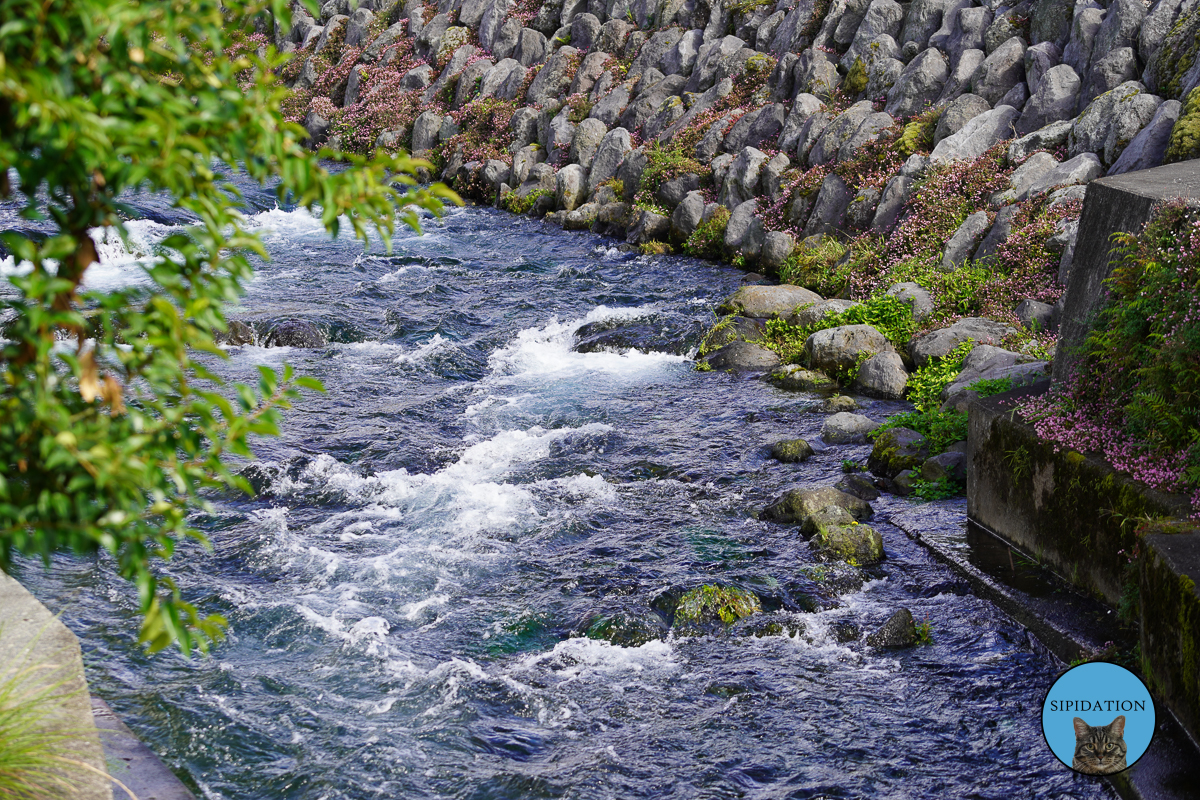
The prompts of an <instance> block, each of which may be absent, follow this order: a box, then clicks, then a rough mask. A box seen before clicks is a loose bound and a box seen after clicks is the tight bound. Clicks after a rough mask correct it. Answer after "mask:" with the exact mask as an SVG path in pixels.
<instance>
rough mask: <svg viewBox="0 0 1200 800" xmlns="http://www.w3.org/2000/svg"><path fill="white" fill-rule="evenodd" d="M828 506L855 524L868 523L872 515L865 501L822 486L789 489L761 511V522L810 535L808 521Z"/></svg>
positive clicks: (810, 529) (812, 531)
mask: <svg viewBox="0 0 1200 800" xmlns="http://www.w3.org/2000/svg"><path fill="white" fill-rule="evenodd" d="M828 506H837V507H839V508H841V509H843V510H845V511H846V512H847V513H848V514H850V516H852V517H854V518H855V519H858V520H864V519H870V518H871V515H872V514H874V513H875V512H874V510H873V509H872V508H871V506H870V504H869V503H867V502H866V501H865V500H862V499H861V498H858V497H855V496H854V495H852V494H847V493H846V492H843V491H840V490H838V489H834V488H833V487H831V486H823V487H820V488H808V489H791V490H790V491H788V492H785V493H784V495H783V497H781V498H779V499H778V500H776V501H775V502H774V503H772V504H771V505H769V506H767V507H766V508H765V509H763V512H762V516H763V519H767V520H770V521H772V522H783V523H788V522H798V523H800V530H801V532H802V533H805V534H809V535H811V534H812V533H814V532H815V531H816V527H815V525H814V524H813V523H812V522H811V520H810V518H811V517H812V515H814V514H816V513H817V512H818V511H820V510H821V509H823V508H827V507H828Z"/></svg>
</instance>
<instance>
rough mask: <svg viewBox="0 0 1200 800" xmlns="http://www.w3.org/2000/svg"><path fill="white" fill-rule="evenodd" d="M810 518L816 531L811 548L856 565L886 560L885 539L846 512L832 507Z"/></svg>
mask: <svg viewBox="0 0 1200 800" xmlns="http://www.w3.org/2000/svg"><path fill="white" fill-rule="evenodd" d="M809 519H810V520H811V524H812V525H813V527H814V528H815V534H814V535H813V538H812V546H813V549H814V550H816V551H817V552H818V553H820V554H822V555H824V556H827V557H829V558H834V559H837V560H838V561H845V562H846V563H848V564H853V565H859V564H874V563H876V562H878V561H882V560H883V537H882V536H880V535H879V532H878V531H876V530H875V529H874V528H872V527H871V526H869V525H862V524H860V523H859V522H858V521H856V520H855V519H854V518H853V517H851V516H850V515H849V514H848V513H847V512H846V511H845V510H844V509H841V508H839V507H837V506H829V507H827V508H824V509H822V510H821V511H819V512H817V513H816V514H814V515H812V517H810V518H809Z"/></svg>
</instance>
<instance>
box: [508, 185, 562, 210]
mask: <svg viewBox="0 0 1200 800" xmlns="http://www.w3.org/2000/svg"><path fill="white" fill-rule="evenodd" d="M548 194H554V193H553V192H551V191H549V190H547V189H534V190H533V191H532V192H530V193H529V194H528V195H526V196H525V197H521V196H520V195H519V194H517V192H516V190H515V189H514V190H512V191H508V192H505V193H504V194H502V195H501V196H500V207H501V208H503V209H504V210H505V211H511V212H512V213H514V214H528V213H529V212H530V211H532V210H533V206H534V204H535V203H537V201H538V198H539V197H543V196H545V195H548Z"/></svg>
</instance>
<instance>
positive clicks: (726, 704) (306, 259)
mask: <svg viewBox="0 0 1200 800" xmlns="http://www.w3.org/2000/svg"><path fill="white" fill-rule="evenodd" d="M252 201H253V202H258V203H259V204H260V208H259V209H258V210H257V211H256V213H255V217H254V219H255V220H256V221H257V222H258V223H260V224H261V225H262V226H263V227H264V228H267V229H270V230H272V231H273V233H271V234H270V235H269V236H268V242H269V244H270V247H271V250H272V252H273V254H274V260H273V261H272V262H271V263H269V264H266V265H263V266H262V267H261V268H260V269H259V271H258V273H257V276H256V278H255V279H254V281H253V283H252V284H251V285H250V286H249V287H248V292H247V294H246V296H245V298H244V300H243V302H242V304H241V306H240V307H239V308H237V309H235V310H234V311H233V312H232V314H231V316H233V317H235V318H238V319H243V320H246V321H249V322H252V323H256V324H257V326H258V327H259V329H260V330H264V329H265V328H266V327H269V325H270V324H271V323H272V322H273V321H277V320H281V319H288V318H301V319H307V320H312V321H315V322H317V323H318V324H320V325H321V326H322V327H323V329H325V330H326V331H327V332H328V333H329V335H330V338H331V343H330V344H329V345H328V346H326V347H322V348H317V349H312V350H301V349H288V348H274V349H269V348H263V347H257V346H245V347H240V348H234V349H232V350H231V351H230V353H229V356H230V357H229V359H228V360H227V361H225V362H223V363H221V364H220V365H219V366H218V370H219V371H220V372H221V373H223V374H224V375H225V376H227V377H228V378H231V379H243V380H250V379H253V377H254V376H255V367H256V365H258V364H270V365H279V364H281V363H283V362H284V361H287V362H289V363H291V364H293V365H295V367H296V368H297V369H298V371H300V372H302V373H305V374H310V375H315V376H317V377H318V378H320V379H321V380H322V381H323V382H324V384H325V386H326V387H327V389H328V393H327V394H325V395H321V396H317V395H310V396H308V397H306V398H305V400H304V401H303V402H302V403H301V404H300V405H299V406H298V407H297V408H296V409H295V410H293V411H292V412H290V413H289V414H288V416H287V418H286V422H285V425H284V430H283V435H282V436H281V437H280V438H279V439H276V440H270V441H263V442H260V443H259V444H258V445H257V452H258V454H259V457H260V459H261V466H262V469H261V470H260V473H259V474H261V475H265V476H266V489H267V490H266V492H265V493H264V494H263V495H262V496H260V497H259V498H257V499H249V498H245V497H216V498H213V502H214V509H215V510H214V511H213V513H211V514H206V515H198V516H197V519H196V521H197V524H198V525H199V526H200V527H201V528H202V529H203V530H205V531H206V532H207V533H208V535H209V536H210V538H211V540H212V544H213V551H214V552H213V554H212V555H205V554H203V553H201V552H200V551H198V550H196V549H195V548H184V551H183V552H182V553H181V555H179V556H178V557H177V558H176V560H175V561H174V562H173V563H172V564H171V565H170V568H169V574H171V575H172V576H174V577H175V578H176V580H177V581H178V582H179V583H180V584H181V585H182V586H184V587H186V589H187V594H188V596H189V598H190V599H192V600H193V601H195V602H197V603H199V604H200V605H201V606H202V607H203V609H204V610H206V611H209V612H219V613H223V614H225V615H226V616H227V617H228V619H229V623H230V624H229V638H228V640H227V641H226V642H225V643H223V644H221V645H220V646H218V647H217V648H216V649H215V651H214V652H213V654H212V655H211V657H207V658H195V659H192V660H190V661H187V660H184V659H182V658H181V657H179V656H178V655H176V654H174V653H170V652H167V653H162V654H160V655H157V656H155V657H151V658H147V657H145V656H142V655H140V654H139V652H138V649H137V646H136V631H137V622H138V618H137V614H136V604H135V599H134V597H133V594H132V592H131V591H130V590H129V587H127V586H126V585H124V583H123V582H121V581H120V580H117V579H115V578H114V577H113V575H112V571H111V569H110V567H109V565H108V564H107V563H106V561H105V559H103V558H96V559H70V558H64V559H60V560H58V561H56V562H55V565H54V567H53V568H52V569H51V570H49V571H44V570H42V568H41V567H40V566H39V565H37V564H35V563H32V562H29V563H23V564H22V565H21V567H20V569H19V573H18V575H19V577H20V578H21V580H22V581H24V582H25V583H26V584H27V585H28V586H30V587H31V589H32V590H33V591H34V592H35V593H36V594H37V595H38V596H39V597H40V598H41V599H42V600H43V601H44V602H46V603H47V604H48V605H50V607H51V608H54V609H61V610H62V611H63V617H64V620H65V621H66V622H67V624H68V625H70V626H71V627H72V629H73V630H75V631H76V632H77V633H78V635H79V637H80V639H81V640H82V643H83V648H84V654H85V655H84V657H85V661H86V665H87V669H88V675H89V679H90V681H91V684H92V689H93V691H94V692H96V693H97V694H99V695H101V696H103V697H104V698H106V699H107V700H108V701H109V702H110V704H111V705H112V706H113V708H114V709H115V710H116V711H117V712H118V713H119V714H120V715H121V716H122V717H124V718H125V719H126V721H127V722H128V723H129V724H130V725H131V727H133V728H134V730H135V731H136V732H137V733H139V734H140V735H141V736H142V737H143V738H144V739H145V740H146V741H147V742H148V743H149V744H150V745H151V746H152V747H153V748H154V749H155V750H156V751H158V752H159V753H160V754H161V755H162V757H163V759H164V760H165V761H166V762H167V763H168V764H169V765H170V766H172V768H174V769H175V770H176V771H177V772H178V773H179V774H180V775H181V776H183V777H184V779H185V780H186V781H187V782H188V783H189V784H190V785H192V786H193V787H195V788H196V789H197V790H198V791H199V793H200V794H201V795H202V796H204V797H210V798H312V799H313V800H316V799H317V798H335V797H336V798H341V797H347V798H410V797H411V798H418V797H438V798H441V797H453V798H526V797H531V798H541V797H546V798H550V797H570V798H642V797H647V798H651V797H653V798H657V797H664V798H665V797H672V798H675V797H679V798H693V797H706V798H708V797H712V798H716V797H744V798H818V797H825V798H833V797H839V798H840V797H846V798H850V797H880V798H922V797H964V798H965V797H976V798H993V797H994V798H1009V797H1036V798H1060V797H1080V798H1082V797H1097V796H1108V794H1107V790H1102V789H1100V788H1099V786H1098V785H1097V784H1095V783H1093V782H1092V781H1091V780H1090V779H1087V778H1083V777H1080V776H1075V775H1073V774H1072V773H1070V772H1069V771H1068V770H1066V769H1065V768H1064V767H1062V766H1061V765H1060V764H1058V762H1057V761H1056V760H1055V759H1054V756H1053V755H1052V754H1051V753H1050V751H1049V749H1048V748H1047V747H1046V744H1045V742H1044V740H1043V738H1042V734H1041V730H1040V727H1039V724H1038V722H1039V717H1040V709H1041V700H1042V697H1043V696H1044V694H1045V692H1046V689H1047V688H1048V687H1049V685H1050V684H1051V683H1052V682H1053V679H1054V677H1055V675H1056V668H1055V666H1054V665H1053V664H1052V663H1051V662H1050V661H1049V660H1048V659H1047V658H1045V657H1044V656H1042V655H1039V649H1038V648H1036V646H1035V645H1033V644H1031V642H1030V640H1029V637H1028V635H1027V634H1026V632H1025V631H1024V630H1023V629H1022V628H1020V627H1019V626H1017V625H1016V624H1014V623H1013V622H1012V621H1010V620H1009V619H1008V618H1007V617H1006V616H1005V615H1004V614H1003V613H1001V612H1000V611H998V610H997V609H996V608H994V607H993V606H992V605H990V604H989V603H987V602H986V601H983V600H981V599H979V598H977V597H975V596H973V595H971V594H970V593H969V591H968V589H967V587H966V586H965V585H963V584H961V583H960V582H959V581H957V580H956V579H955V577H954V575H953V574H952V573H951V572H950V571H949V570H948V569H947V568H945V567H943V566H941V565H939V564H938V563H936V562H935V561H934V560H933V559H932V558H931V557H930V556H929V555H928V554H927V553H926V552H925V551H924V549H923V548H922V547H921V546H919V545H917V544H915V543H914V542H912V541H911V540H910V539H909V538H908V537H907V536H906V535H905V534H904V533H902V532H901V531H900V530H898V529H897V528H895V527H893V526H892V525H890V524H889V523H888V522H887V519H888V517H889V515H890V514H892V513H896V512H898V511H901V510H904V509H906V508H908V507H909V506H908V504H907V503H906V502H905V501H903V500H898V499H894V498H889V497H887V496H886V495H885V497H884V498H883V499H881V500H880V501H877V502H876V503H874V506H875V510H876V517H875V520H874V522H873V523H872V524H873V525H875V526H876V527H877V529H878V530H879V531H880V532H881V533H882V535H883V538H884V546H885V549H886V551H887V554H888V558H887V560H886V561H885V562H884V563H883V564H882V565H881V566H879V567H876V568H872V569H869V570H862V569H858V568H852V567H841V568H833V569H831V568H829V567H828V566H827V565H822V564H820V562H819V561H818V560H817V559H816V558H815V557H814V556H813V555H812V554H811V553H810V551H809V550H808V547H807V545H806V544H805V542H804V541H803V540H802V539H801V538H800V536H799V535H798V533H797V532H796V531H795V530H794V529H793V528H791V527H789V526H780V525H775V524H771V523H766V522H760V521H758V520H757V519H755V513H756V511H758V510H759V509H761V508H762V507H763V506H764V505H766V504H767V503H769V502H770V501H771V500H772V499H773V498H774V497H775V496H777V495H778V494H779V493H781V492H782V491H784V490H785V489H787V488H790V487H792V486H797V485H805V484H810V483H811V484H819V485H829V484H832V483H833V482H835V481H836V480H837V479H838V478H839V477H840V475H841V463H842V460H843V459H845V458H863V457H865V455H866V452H867V450H866V448H864V447H861V446H859V447H854V446H847V447H834V448H830V449H829V450H828V451H826V452H823V453H820V454H818V455H817V456H816V457H814V458H813V459H811V460H809V461H808V462H806V463H803V464H794V465H785V464H780V463H777V462H775V461H772V460H771V459H769V457H768V449H769V446H770V444H771V443H772V442H773V441H776V440H778V439H783V438H794V437H797V436H803V437H806V438H814V439H815V438H816V436H817V433H818V431H819V429H820V425H821V422H822V419H823V415H822V414H821V413H818V412H816V411H815V407H816V405H817V402H818V398H816V397H815V396H813V395H808V394H804V393H794V392H784V391H781V390H778V389H775V388H773V387H771V386H769V385H767V384H766V383H764V382H762V381H758V380H754V379H750V378H744V377H738V376H735V375H729V374H722V373H700V372H696V371H695V370H694V368H693V367H694V363H693V362H692V361H690V360H689V359H688V358H687V357H686V356H684V355H672V354H671V353H668V352H661V351H659V352H648V353H643V352H638V351H631V352H625V353H610V352H600V353H586V354H585V353H577V352H573V351H572V349H571V348H572V346H573V344H574V342H575V338H574V331H575V330H576V329H577V328H578V327H579V326H580V325H582V324H584V323H585V322H594V321H606V320H608V321H612V320H618V319H629V320H640V321H643V322H650V323H652V324H654V325H658V326H661V327H662V328H663V329H669V330H672V331H676V330H682V331H690V330H695V329H698V328H699V327H700V326H701V325H703V324H708V323H711V322H712V321H714V318H713V316H712V312H711V309H712V308H713V307H714V305H715V304H716V302H718V301H719V300H720V299H721V298H722V297H724V296H726V295H728V294H729V293H731V292H732V291H733V290H734V289H736V288H737V286H738V285H739V283H740V281H741V279H742V275H741V273H739V272H737V271H735V270H732V269H728V268H725V267H720V266H715V265H712V264H708V263H705V262H700V261H695V260H689V259H681V258H648V257H640V256H634V255H631V254H628V253H622V252H619V251H618V250H617V249H615V247H614V246H613V242H612V241H611V240H605V239H602V238H600V237H596V236H592V235H590V234H585V233H564V232H562V231H560V230H556V229H553V228H544V227H543V226H542V225H541V224H540V223H537V222H533V221H531V220H529V219H526V218H516V217H512V216H509V215H505V214H500V213H497V212H494V211H491V210H488V209H477V208H470V209H462V210H456V211H454V212H452V213H451V214H450V215H449V217H448V218H447V219H446V220H445V221H444V223H433V224H430V225H429V226H428V227H429V230H428V233H427V235H426V236H424V237H423V238H417V237H415V236H413V235H411V234H407V233H406V234H403V235H401V236H400V237H399V238H398V240H397V243H396V249H395V253H394V254H393V255H391V256H387V255H384V254H383V253H382V251H380V250H378V249H375V250H373V251H372V252H367V253H364V251H363V248H362V247H361V245H359V244H356V243H354V242H353V241H351V240H345V239H343V240H338V241H331V240H329V239H328V237H326V236H325V234H324V233H323V232H322V231H321V230H320V228H319V226H318V225H317V224H316V223H315V222H314V221H313V220H311V219H309V218H308V217H307V216H306V215H305V214H304V213H303V212H295V211H285V210H276V209H270V208H269V206H267V205H266V201H265V200H263V199H261V198H258V199H255V198H254V197H252ZM143 205H144V209H143V210H144V213H146V214H147V216H154V217H155V218H157V219H158V222H153V221H150V220H141V221H138V222H135V223H133V233H134V246H133V252H129V251H128V250H126V249H125V248H124V247H123V246H122V245H120V244H119V243H110V244H109V245H106V246H105V247H104V248H102V251H103V253H104V262H103V264H102V265H100V266H99V267H97V268H95V269H94V270H93V274H92V276H91V278H90V282H91V285H93V286H95V287H104V286H112V285H119V284H122V283H127V282H129V281H133V280H138V279H139V278H138V275H139V268H138V266H137V260H138V259H139V258H145V257H149V256H151V255H152V254H153V253H154V249H155V243H156V242H157V241H160V240H161V239H162V238H163V237H164V236H166V235H168V234H169V233H170V232H171V231H173V230H174V229H175V228H174V225H175V224H176V223H177V222H178V220H177V219H173V218H171V217H170V216H169V215H168V214H167V213H166V212H165V211H164V210H163V209H161V208H157V207H156V206H155V205H154V203H153V202H152V201H146V202H145V203H144V204H143ZM16 225H17V223H16V221H15V219H14V217H13V215H12V210H11V209H0V228H3V227H14V226H16ZM0 268H2V269H3V270H7V271H11V270H12V269H15V268H16V267H15V265H13V264H12V262H11V260H9V261H8V262H2V263H0ZM696 344H697V342H696V341H694V337H693V338H692V339H685V341H684V342H683V345H684V347H682V349H683V350H685V351H686V350H687V348H688V347H694V346H695V345H696ZM674 349H676V350H679V349H681V348H674ZM864 403H865V405H866V411H865V413H867V414H868V415H870V416H872V417H874V418H877V419H882V418H883V417H884V416H886V415H887V414H888V413H889V412H894V411H895V410H896V409H897V406H896V404H886V403H881V402H873V401H864ZM952 505H953V504H952ZM705 582H722V583H726V584H733V585H739V586H743V587H746V588H750V589H752V590H754V591H756V592H758V593H759V594H760V596H762V597H763V598H764V605H765V607H766V608H767V609H768V613H770V614H771V615H773V618H778V619H781V620H785V621H787V622H788V625H789V627H790V628H792V629H794V630H802V632H800V633H797V634H796V635H786V634H779V635H773V636H764V637H754V636H750V635H745V634H742V633H737V632H735V633H730V634H724V635H709V636H700V637H691V638H688V637H680V636H676V635H675V634H673V633H669V634H663V635H662V636H660V637H659V638H654V639H652V640H650V641H648V642H647V643H645V644H642V645H640V646H629V647H620V646H616V645H613V644H610V643H609V642H606V641H601V640H594V639H589V638H586V637H584V636H582V635H581V632H582V631H583V630H585V629H586V628H587V625H588V623H589V621H591V620H592V619H593V618H594V617H595V615H597V614H613V613H618V612H624V613H628V614H631V615H635V616H636V615H641V616H642V617H643V618H648V615H649V614H652V613H653V610H652V608H651V604H652V603H653V602H654V600H655V598H657V597H660V596H661V595H662V594H663V593H664V592H669V591H670V590H672V589H674V590H679V589H681V588H688V587H691V586H695V585H698V584H700V583H705ZM899 606H904V607H907V608H909V609H911V610H912V612H913V614H914V616H915V617H916V618H917V619H918V620H928V621H929V622H930V623H931V624H932V626H933V642H932V644H929V645H926V646H919V647H914V648H911V649H907V650H902V651H894V652H884V651H876V650H873V649H871V648H869V647H867V646H866V645H865V644H864V643H863V641H862V637H863V636H864V635H865V634H866V633H868V632H870V631H871V630H872V629H873V628H874V627H876V626H878V625H879V624H881V623H882V622H883V621H884V620H886V619H887V618H888V616H890V614H891V613H892V612H893V611H894V610H895V609H896V608H897V607H899Z"/></svg>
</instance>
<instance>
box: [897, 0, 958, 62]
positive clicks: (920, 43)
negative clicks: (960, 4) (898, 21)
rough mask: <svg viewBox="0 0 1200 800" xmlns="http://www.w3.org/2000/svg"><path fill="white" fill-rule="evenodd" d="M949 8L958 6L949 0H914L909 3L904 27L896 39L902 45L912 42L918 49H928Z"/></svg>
mask: <svg viewBox="0 0 1200 800" xmlns="http://www.w3.org/2000/svg"><path fill="white" fill-rule="evenodd" d="M949 8H955V9H956V10H957V8H956V5H955V4H952V3H950V2H949V1H948V0H914V2H913V3H912V4H911V5H909V8H908V16H907V17H906V18H905V20H904V28H903V30H901V31H900V36H899V38H898V39H896V41H897V42H899V43H900V44H901V45H902V46H903V45H905V44H908V43H909V42H912V43H913V44H916V45H917V49H918V50H924V49H926V46H927V45H928V44H929V38H930V37H931V36H933V34H934V33H935V32H936V31H937V29H938V28H940V27H941V26H942V15H943V13H944V12H945V11H946V10H947V9H949Z"/></svg>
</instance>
